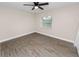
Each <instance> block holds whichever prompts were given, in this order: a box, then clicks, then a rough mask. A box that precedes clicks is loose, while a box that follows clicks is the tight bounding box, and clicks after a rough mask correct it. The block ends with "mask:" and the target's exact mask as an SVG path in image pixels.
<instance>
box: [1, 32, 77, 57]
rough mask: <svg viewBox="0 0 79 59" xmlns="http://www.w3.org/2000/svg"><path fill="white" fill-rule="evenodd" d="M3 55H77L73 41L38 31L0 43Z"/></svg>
mask: <svg viewBox="0 0 79 59" xmlns="http://www.w3.org/2000/svg"><path fill="white" fill-rule="evenodd" d="M0 56H1V57H77V52H76V49H75V48H74V46H73V44H72V43H68V42H65V41H62V40H59V39H56V38H50V37H47V36H44V35H41V34H38V33H33V34H30V35H27V36H23V37H20V38H16V39H13V40H10V41H6V42H3V43H0Z"/></svg>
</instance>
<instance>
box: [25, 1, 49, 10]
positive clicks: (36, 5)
mask: <svg viewBox="0 0 79 59" xmlns="http://www.w3.org/2000/svg"><path fill="white" fill-rule="evenodd" d="M44 5H49V3H47V2H46V3H39V2H33V5H32V4H24V6H33V8H32V10H34V9H38V8H39V9H41V10H44V8H42V7H41V6H44Z"/></svg>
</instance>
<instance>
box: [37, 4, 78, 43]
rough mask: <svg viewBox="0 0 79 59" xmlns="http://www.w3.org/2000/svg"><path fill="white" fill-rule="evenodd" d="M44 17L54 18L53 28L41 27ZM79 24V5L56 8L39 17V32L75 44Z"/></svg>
mask: <svg viewBox="0 0 79 59" xmlns="http://www.w3.org/2000/svg"><path fill="white" fill-rule="evenodd" d="M43 16H52V20H53V21H52V28H49V29H46V28H43V27H41V26H40V21H41V18H42V17H43ZM78 23H79V5H74V6H66V7H62V8H56V9H52V10H49V11H45V12H43V13H40V14H39V15H38V16H37V32H39V33H42V34H45V35H49V36H52V37H57V38H61V39H63V40H65V41H69V42H74V40H75V38H76V32H77V29H78Z"/></svg>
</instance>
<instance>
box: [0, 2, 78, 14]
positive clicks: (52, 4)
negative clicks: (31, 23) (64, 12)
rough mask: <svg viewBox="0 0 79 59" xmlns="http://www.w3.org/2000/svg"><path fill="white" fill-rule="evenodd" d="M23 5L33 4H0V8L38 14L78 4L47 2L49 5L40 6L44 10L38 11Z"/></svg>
mask: <svg viewBox="0 0 79 59" xmlns="http://www.w3.org/2000/svg"><path fill="white" fill-rule="evenodd" d="M24 3H26V4H33V3H32V2H0V7H10V8H16V9H20V10H24V11H27V12H32V13H40V12H42V11H45V10H49V9H51V8H60V7H64V6H69V5H75V4H79V3H78V2H49V5H46V6H42V7H43V8H44V10H40V9H36V10H32V6H23V4H24ZM40 3H43V2H40Z"/></svg>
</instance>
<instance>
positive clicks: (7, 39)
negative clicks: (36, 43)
mask: <svg viewBox="0 0 79 59" xmlns="http://www.w3.org/2000/svg"><path fill="white" fill-rule="evenodd" d="M32 33H35V31H33V32H29V33H24V34H21V35H17V36H14V37H10V38H7V39H3V40H1V41H0V43H2V42H5V41H8V40H12V39H15V38H18V37H21V36H24V35H29V34H32ZM36 33H40V34H43V35H46V36H49V37H53V38H58V39H60V40H64V41H67V42H70V43H74V41H71V40H68V39H65V38H60V37H57V36H54V35H50V34H46V33H42V32H36Z"/></svg>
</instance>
